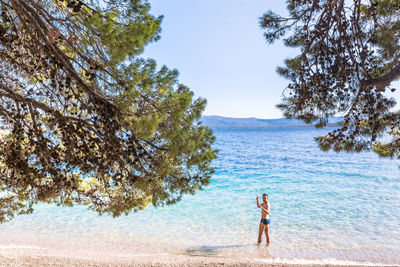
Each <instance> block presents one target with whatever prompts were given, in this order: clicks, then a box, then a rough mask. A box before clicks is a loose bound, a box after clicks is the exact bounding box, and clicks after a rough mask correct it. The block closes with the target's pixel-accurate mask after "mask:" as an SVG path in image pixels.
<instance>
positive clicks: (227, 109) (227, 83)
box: [143, 0, 296, 118]
mask: <svg viewBox="0 0 400 267" xmlns="http://www.w3.org/2000/svg"><path fill="white" fill-rule="evenodd" d="M149 2H150V4H151V6H152V8H151V13H152V14H153V15H155V16H158V15H164V21H163V23H162V25H161V27H162V32H161V40H159V41H158V42H156V43H152V44H150V45H149V46H147V48H146V49H145V52H144V54H143V57H151V58H154V59H156V61H157V62H158V64H159V65H160V66H161V65H166V66H168V67H169V68H175V69H177V70H178V71H179V73H180V76H179V77H180V78H179V80H180V82H181V83H183V84H185V85H187V86H188V87H190V89H191V90H192V91H194V93H195V94H196V96H197V97H198V96H201V97H204V98H206V99H207V102H208V105H207V108H206V110H205V112H204V114H205V115H221V116H228V117H237V118H239V117H242V118H243V117H257V118H280V117H282V115H281V112H280V111H279V110H277V109H276V108H275V105H276V104H278V103H279V102H280V99H281V95H282V92H283V90H284V88H285V87H286V85H287V84H288V81H286V80H285V79H283V78H281V77H279V76H278V75H277V74H276V71H275V70H276V67H277V66H279V65H282V64H283V61H284V59H285V58H287V57H291V56H294V55H296V51H295V50H293V49H288V48H285V47H284V46H283V44H282V43H281V42H276V43H275V44H273V45H268V44H267V42H266V41H265V39H264V37H263V31H262V30H261V28H260V27H259V24H258V18H259V17H260V16H261V15H262V14H263V13H264V12H265V11H267V10H268V9H272V10H273V11H278V12H280V13H281V14H285V13H286V8H285V1H271V0H231V1H222V0H201V1H187V0H150V1H149Z"/></svg>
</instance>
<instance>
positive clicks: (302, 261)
mask: <svg viewBox="0 0 400 267" xmlns="http://www.w3.org/2000/svg"><path fill="white" fill-rule="evenodd" d="M255 260H256V261H258V262H262V263H267V264H296V265H340V266H400V265H398V264H387V263H376V262H358V261H348V260H338V259H301V258H293V259H285V258H272V259H255Z"/></svg>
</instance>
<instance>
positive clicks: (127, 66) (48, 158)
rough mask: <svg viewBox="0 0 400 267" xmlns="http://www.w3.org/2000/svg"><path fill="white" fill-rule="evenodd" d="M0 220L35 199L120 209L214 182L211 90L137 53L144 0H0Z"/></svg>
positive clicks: (150, 33)
mask: <svg viewBox="0 0 400 267" xmlns="http://www.w3.org/2000/svg"><path fill="white" fill-rule="evenodd" d="M0 7H1V16H0V118H1V122H0V125H1V127H2V131H1V135H0V150H1V154H0V186H1V189H0V221H6V220H9V219H11V218H12V217H13V216H14V215H15V214H23V213H29V212H32V210H33V207H34V204H36V203H38V202H48V203H57V204H59V205H66V206H72V205H74V204H83V205H87V206H88V207H89V208H90V209H92V210H94V211H97V212H98V213H100V214H103V213H111V214H112V215H114V216H118V215H120V214H122V213H126V214H127V213H128V212H130V211H132V210H133V211H138V210H141V209H144V208H146V207H147V206H148V205H149V204H153V205H155V206H159V205H165V204H173V203H175V202H176V201H178V200H179V199H180V198H181V197H182V195H183V194H187V193H189V194H194V193H195V191H196V190H199V189H201V188H203V187H204V186H205V185H207V184H208V183H209V179H210V176H211V174H212V173H213V171H214V170H213V169H212V168H211V166H210V164H211V161H212V160H213V159H214V158H215V154H216V150H215V149H213V148H212V144H213V142H214V139H215V138H214V136H213V135H212V132H211V130H210V129H209V128H207V127H205V126H203V125H201V123H200V122H199V119H200V116H201V113H202V111H203V110H204V108H205V105H206V101H205V99H202V98H198V99H195V98H194V95H193V92H191V91H190V90H189V88H187V87H186V86H184V85H182V84H179V82H178V72H177V71H176V70H170V69H168V68H167V67H165V66H162V67H161V68H157V66H156V63H155V61H154V60H151V59H147V60H145V59H141V58H140V54H141V53H142V51H143V49H144V47H145V46H146V45H147V44H149V43H150V42H153V41H156V40H158V39H159V38H160V23H161V21H162V17H158V18H156V17H154V16H152V15H150V14H149V9H150V6H149V4H148V3H147V2H146V1H145V0H143V1H142V0H130V1H127V0H113V1H95V0H88V1H83V0H0Z"/></svg>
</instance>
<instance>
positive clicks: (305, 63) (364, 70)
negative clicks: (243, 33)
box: [260, 0, 400, 157]
mask: <svg viewBox="0 0 400 267" xmlns="http://www.w3.org/2000/svg"><path fill="white" fill-rule="evenodd" d="M287 8H288V12H289V14H288V16H282V15H279V14H276V13H274V12H272V11H268V12H266V13H265V14H264V15H263V16H262V17H261V18H260V25H261V27H262V28H263V29H264V30H265V33H264V35H265V38H266V40H267V41H268V42H269V43H272V42H274V41H275V40H278V39H283V43H284V44H285V46H287V47H293V48H297V49H299V51H300V53H299V55H298V56H296V57H294V58H290V59H287V60H286V61H285V66H284V67H279V68H278V69H277V71H278V73H279V74H280V75H282V76H283V77H285V78H286V79H288V80H289V81H290V83H289V85H288V86H287V88H286V89H285V91H284V97H283V101H282V103H281V104H279V105H278V108H280V109H281V110H283V112H284V115H285V116H286V117H289V118H298V119H301V120H303V121H305V122H307V123H312V122H316V126H317V127H323V126H325V125H326V123H327V121H328V118H329V117H332V116H335V115H339V116H343V117H344V121H343V124H342V125H341V126H340V128H339V129H336V130H334V131H332V132H330V133H329V134H328V135H326V136H322V137H318V138H317V141H318V143H319V145H320V147H321V148H322V149H324V150H328V149H331V148H332V149H334V150H335V151H342V150H345V151H362V150H369V149H373V150H375V151H376V152H378V153H379V155H381V156H388V157H400V129H399V123H400V113H399V112H397V111H393V107H395V104H396V102H395V100H394V99H393V97H391V93H392V92H394V91H395V88H393V87H391V83H392V82H393V81H395V80H396V79H398V78H399V76H400V61H399V60H400V49H399V48H400V42H399V38H400V20H399V18H400V1H398V0H366V1H361V0H350V1H344V0H325V1H322V0H288V1H287Z"/></svg>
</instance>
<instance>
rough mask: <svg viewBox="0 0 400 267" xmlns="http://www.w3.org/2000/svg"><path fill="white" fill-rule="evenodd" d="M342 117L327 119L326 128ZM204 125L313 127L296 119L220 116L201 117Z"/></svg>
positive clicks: (223, 127)
mask: <svg viewBox="0 0 400 267" xmlns="http://www.w3.org/2000/svg"><path fill="white" fill-rule="evenodd" d="M342 120H343V118H342V117H335V118H331V119H329V123H328V126H337V125H338V123H339V122H340V121H342ZM201 121H202V122H203V124H204V125H207V126H208V127H210V128H212V129H241V128H289V127H291V128H295V127H296V128H297V127H314V126H313V125H312V124H306V123H304V122H303V121H300V120H297V119H286V118H282V119H257V118H229V117H222V116H202V118H201Z"/></svg>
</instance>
